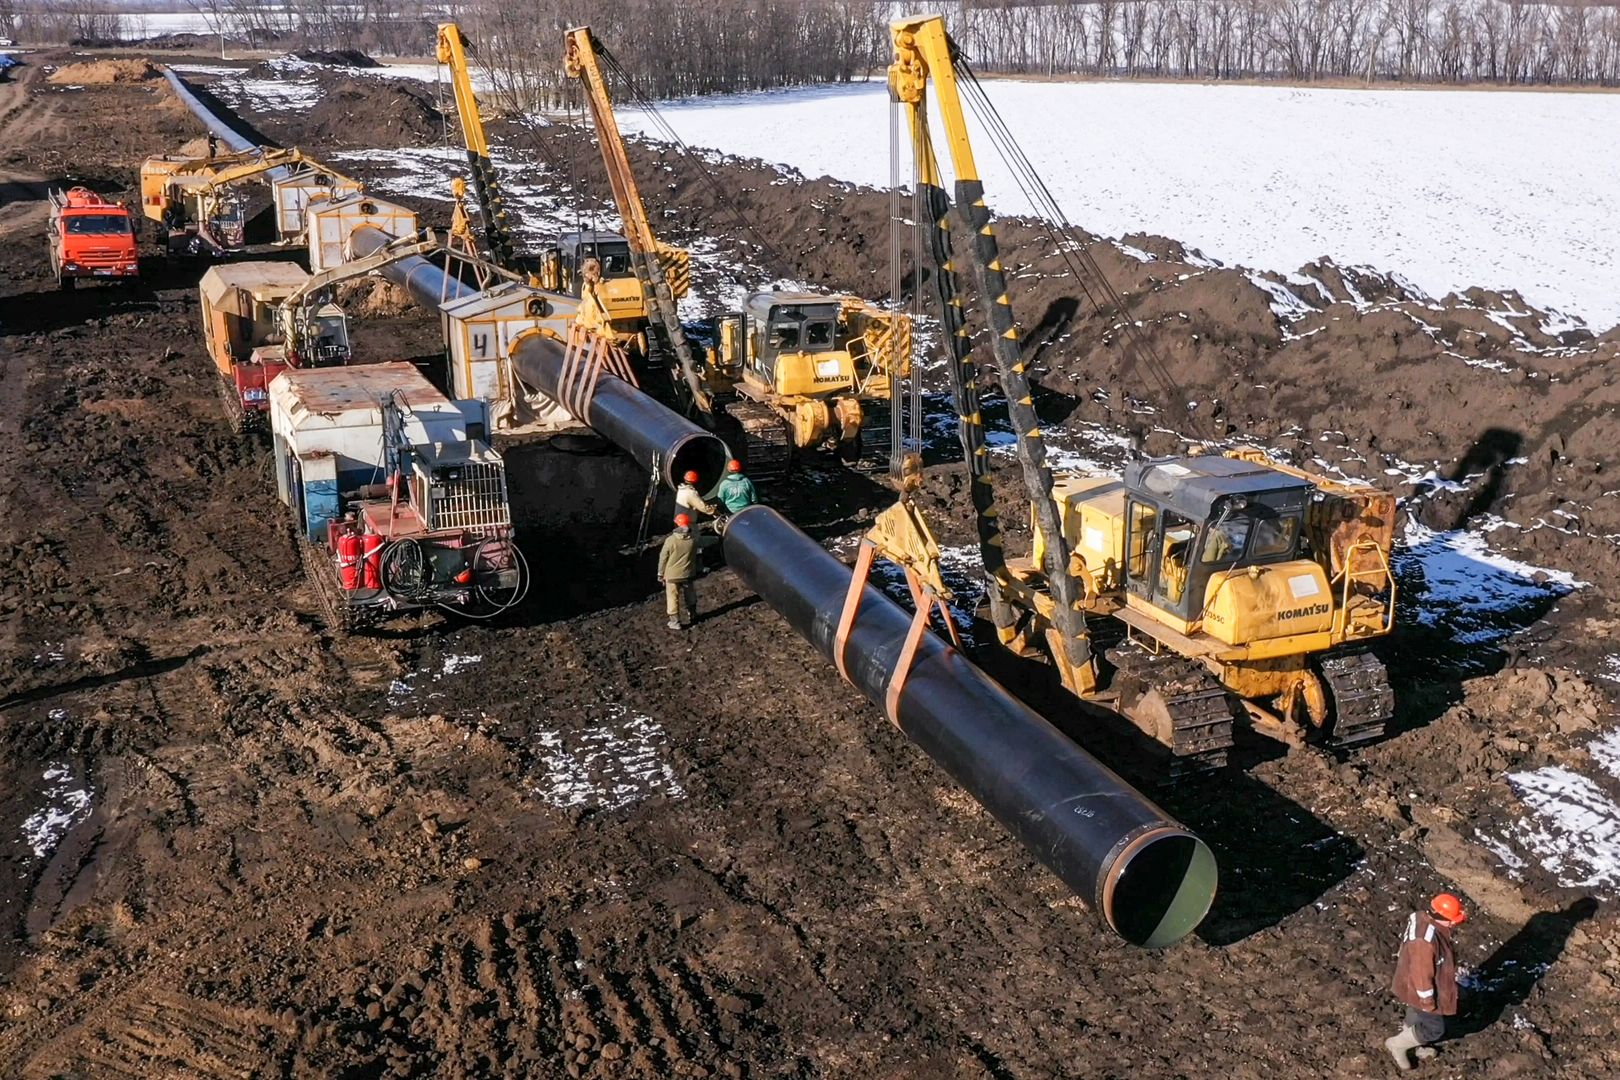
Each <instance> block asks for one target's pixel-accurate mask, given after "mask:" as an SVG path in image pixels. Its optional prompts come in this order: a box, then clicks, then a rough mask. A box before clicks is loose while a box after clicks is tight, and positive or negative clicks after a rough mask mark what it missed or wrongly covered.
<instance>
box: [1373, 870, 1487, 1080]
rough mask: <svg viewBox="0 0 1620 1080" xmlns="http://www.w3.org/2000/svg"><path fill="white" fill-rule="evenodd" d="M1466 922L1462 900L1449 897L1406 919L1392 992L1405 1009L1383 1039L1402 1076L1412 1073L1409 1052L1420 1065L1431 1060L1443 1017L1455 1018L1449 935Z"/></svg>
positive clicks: (1452, 950)
mask: <svg viewBox="0 0 1620 1080" xmlns="http://www.w3.org/2000/svg"><path fill="white" fill-rule="evenodd" d="M1467 919H1468V914H1467V912H1465V911H1463V906H1462V901H1460V900H1458V899H1457V898H1456V897H1455V896H1453V895H1451V894H1450V893H1441V894H1440V895H1438V896H1436V897H1435V898H1434V899H1433V900H1431V901H1429V910H1428V911H1426V912H1424V911H1414V912H1412V914H1411V915H1410V916H1408V917H1407V920H1406V933H1405V934H1403V935H1402V936H1401V952H1400V957H1399V959H1397V960H1396V962H1395V985H1394V988H1393V989H1394V991H1395V996H1396V997H1397V998H1399V999H1400V1001H1401V1003H1402V1004H1403V1005H1405V1006H1406V1020H1405V1022H1404V1023H1403V1024H1402V1025H1401V1030H1400V1031H1398V1032H1397V1033H1395V1034H1394V1035H1392V1036H1390V1037H1389V1038H1388V1039H1385V1040H1384V1046H1385V1048H1387V1049H1388V1050H1389V1054H1390V1056H1391V1057H1393V1058H1394V1059H1395V1067H1396V1068H1398V1069H1400V1070H1401V1071H1402V1072H1405V1071H1407V1070H1409V1069H1411V1068H1412V1059H1411V1057H1410V1056H1408V1055H1409V1054H1410V1053H1411V1052H1412V1051H1413V1050H1416V1051H1417V1056H1418V1059H1419V1060H1420V1061H1427V1060H1428V1059H1429V1058H1432V1057H1434V1055H1435V1053H1436V1051H1435V1049H1434V1046H1433V1045H1432V1044H1433V1043H1437V1042H1439V1041H1440V1040H1441V1039H1442V1038H1443V1037H1444V1036H1445V1034H1446V1017H1448V1016H1456V1015H1457V949H1456V946H1455V945H1454V944H1453V943H1452V940H1451V935H1452V933H1453V931H1455V930H1456V928H1457V927H1459V926H1461V925H1462V924H1463V923H1464V922H1466V921H1467Z"/></svg>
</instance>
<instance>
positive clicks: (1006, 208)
mask: <svg viewBox="0 0 1620 1080" xmlns="http://www.w3.org/2000/svg"><path fill="white" fill-rule="evenodd" d="M983 85H984V88H985V91H986V92H987V93H988V95H989V97H990V99H991V101H992V103H993V104H994V105H995V108H996V110H997V111H998V112H999V113H1000V114H1001V116H1002V117H1003V118H1004V119H1005V120H1006V121H1007V123H1008V125H1009V126H1010V128H1011V131H1012V134H1013V135H1014V137H1015V138H1016V139H1017V140H1018V141H1019V143H1021V144H1022V145H1023V147H1024V149H1025V151H1026V152H1027V153H1028V154H1029V155H1030V157H1031V159H1032V161H1033V163H1034V165H1035V167H1036V169H1037V170H1039V172H1040V173H1041V175H1042V177H1043V179H1044V180H1045V181H1046V183H1047V184H1048V185H1049V186H1050V188H1051V190H1052V193H1053V196H1054V198H1055V199H1056V200H1057V202H1058V204H1059V205H1060V206H1061V207H1062V208H1063V209H1064V211H1065V212H1066V214H1067V216H1068V217H1069V218H1070V219H1071V220H1073V221H1074V222H1075V223H1076V224H1078V225H1080V226H1082V227H1083V228H1085V229H1088V230H1090V231H1091V232H1093V233H1097V234H1100V235H1107V236H1126V235H1129V234H1132V233H1138V232H1144V231H1145V232H1149V233H1156V234H1158V235H1161V236H1171V237H1175V238H1176V239H1177V240H1180V241H1182V242H1183V243H1184V244H1186V245H1187V247H1188V249H1189V253H1191V250H1192V249H1194V248H1196V249H1199V250H1201V251H1202V252H1204V253H1205V259H1206V260H1209V259H1210V257H1211V256H1213V257H1214V258H1217V259H1218V260H1219V261H1221V262H1225V263H1228V264H1230V263H1237V264H1241V265H1244V266H1249V267H1254V268H1256V269H1267V270H1274V271H1278V272H1284V273H1286V272H1288V271H1292V270H1295V269H1297V268H1299V267H1302V266H1305V265H1307V264H1309V263H1311V262H1314V261H1316V260H1317V259H1319V258H1321V257H1322V256H1324V255H1325V256H1328V257H1330V258H1332V259H1333V260H1334V261H1335V262H1336V263H1337V264H1338V265H1340V266H1342V267H1356V266H1365V265H1372V266H1377V267H1379V268H1380V269H1381V270H1382V271H1384V272H1386V273H1392V274H1397V275H1400V276H1399V278H1398V279H1397V280H1400V281H1409V282H1411V283H1413V285H1412V288H1411V289H1410V292H1411V293H1412V294H1413V295H1414V296H1417V295H1422V294H1426V295H1428V296H1445V295H1447V294H1450V293H1460V292H1462V291H1463V290H1464V289H1467V288H1469V287H1471V286H1476V285H1477V286H1482V287H1484V288H1487V289H1520V290H1521V291H1523V292H1524V293H1526V294H1528V295H1529V296H1530V298H1531V300H1532V302H1533V303H1535V304H1536V305H1537V306H1546V305H1552V306H1554V307H1556V308H1557V309H1558V311H1559V312H1560V313H1562V316H1563V319H1562V321H1555V320H1552V319H1549V321H1548V329H1549V331H1550V330H1551V327H1552V326H1554V325H1558V326H1564V325H1568V326H1569V327H1570V328H1574V326H1575V320H1585V322H1587V323H1589V324H1591V325H1593V326H1596V327H1599V328H1607V327H1609V326H1612V325H1614V324H1615V323H1617V322H1620V230H1616V229H1614V228H1613V223H1614V221H1615V220H1616V219H1617V218H1620V186H1617V185H1615V184H1614V182H1613V169H1614V163H1613V157H1614V145H1615V143H1614V132H1615V131H1617V130H1620V97H1616V96H1615V95H1612V94H1584V93H1537V94H1502V93H1498V92H1495V91H1477V90H1433V91H1426V92H1424V93H1422V94H1413V93H1411V92H1409V91H1403V90H1369V89H1356V90H1338V89H1326V88H1321V89H1318V88H1299V87H1287V86H1235V85H1198V84H1190V83H1185V84H1184V83H1134V82H1108V81H1099V82H1052V83H1042V82H1026V81H1022V80H1009V79H986V80H984V84H983ZM659 108H660V113H661V116H662V119H663V120H665V121H667V122H668V123H669V124H670V126H671V127H672V128H673V129H674V130H675V131H676V132H677V133H678V134H679V135H680V137H681V138H682V139H683V140H684V141H685V142H687V143H688V144H690V145H692V146H695V147H720V148H721V149H723V150H724V151H726V152H728V153H731V154H738V155H743V156H747V157H755V158H763V159H765V160H768V161H781V162H784V163H785V165H786V166H788V167H790V168H791V169H794V170H798V171H799V172H802V173H805V174H808V175H811V176H817V175H820V174H822V173H832V174H833V175H835V176H836V177H837V178H838V179H841V180H846V181H852V182H854V183H858V184H864V185H867V186H870V187H875V188H884V187H887V186H888V182H889V160H888V155H887V154H883V153H871V152H870V151H871V143H872V140H873V139H874V138H881V135H880V133H881V132H884V131H886V130H887V128H888V111H889V100H888V88H887V86H886V84H885V83H884V82H883V81H882V80H881V79H873V80H870V81H864V82H855V83H853V84H850V85H847V86H838V87H813V88H806V89H801V90H792V91H769V92H761V93H749V94H733V95H724V96H715V97H709V98H703V99H695V100H683V101H676V102H669V103H663V104H661V105H660V107H659ZM1072 116H1084V117H1086V124H1085V127H1084V130H1083V131H1081V132H1079V133H1078V134H1076V135H1075V136H1074V137H1072V138H1062V139H1054V138H1052V137H1051V125H1052V118H1053V117H1072ZM620 123H621V125H622V126H623V127H624V128H625V129H626V130H627V131H633V132H638V133H642V134H646V135H649V136H652V137H656V134H657V133H656V130H655V126H654V124H653V123H652V122H651V120H650V119H649V118H648V117H646V116H644V115H641V114H639V113H635V112H633V111H631V110H625V111H624V112H623V114H622V115H621V117H620ZM1144 131H1151V132H1153V137H1152V138H1144V137H1143V135H1142V133H1143V132H1144ZM1526 131H1536V132H1542V133H1549V134H1553V133H1555V136H1556V137H1555V141H1556V142H1557V144H1558V145H1559V146H1560V147H1561V148H1562V149H1561V150H1560V157H1559V167H1558V168H1557V169H1556V170H1548V169H1547V168H1546V166H1545V163H1544V162H1543V161H1542V160H1541V159H1539V158H1538V157H1537V156H1536V155H1534V154H1503V153H1501V151H1500V149H1499V148H1500V147H1502V146H1504V145H1513V144H1515V143H1516V142H1517V141H1521V140H1522V137H1523V133H1524V132H1526ZM976 135H977V132H976ZM979 164H980V167H981V169H982V170H983V173H984V183H985V188H986V190H987V191H988V192H989V197H990V201H991V205H992V207H993V209H994V210H995V211H996V212H998V213H1000V214H1004V215H1005V214H1031V213H1034V212H1035V208H1034V207H1033V205H1032V204H1031V203H1030V202H1029V200H1028V199H1027V198H1026V197H1024V196H1023V195H1022V194H1021V191H1020V188H1019V185H1018V184H1017V182H1016V180H1015V177H1014V174H1013V173H1012V171H1011V170H1010V168H1009V167H1008V166H1007V165H1005V164H1004V163H1003V162H1001V161H1000V160H999V159H997V158H996V157H995V156H994V155H990V154H986V155H984V158H983V159H981V160H980V162H979ZM1205 264H1206V263H1205V262H1199V263H1195V264H1194V265H1205Z"/></svg>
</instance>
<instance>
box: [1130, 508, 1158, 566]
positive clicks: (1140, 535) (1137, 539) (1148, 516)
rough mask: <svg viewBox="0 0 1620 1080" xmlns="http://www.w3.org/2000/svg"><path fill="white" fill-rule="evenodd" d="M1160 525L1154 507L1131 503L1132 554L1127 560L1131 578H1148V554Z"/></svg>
mask: <svg viewBox="0 0 1620 1080" xmlns="http://www.w3.org/2000/svg"><path fill="white" fill-rule="evenodd" d="M1158 525H1159V514H1158V511H1157V510H1156V509H1155V508H1154V507H1153V506H1152V505H1150V504H1148V503H1139V502H1133V503H1131V521H1130V530H1131V540H1130V552H1129V553H1128V554H1127V556H1126V560H1125V573H1126V574H1127V575H1128V576H1129V577H1132V578H1136V579H1138V580H1140V579H1142V578H1145V577H1147V576H1148V554H1149V552H1150V551H1151V550H1152V549H1151V547H1150V545H1151V544H1152V543H1153V533H1154V531H1155V530H1156V529H1157V528H1158Z"/></svg>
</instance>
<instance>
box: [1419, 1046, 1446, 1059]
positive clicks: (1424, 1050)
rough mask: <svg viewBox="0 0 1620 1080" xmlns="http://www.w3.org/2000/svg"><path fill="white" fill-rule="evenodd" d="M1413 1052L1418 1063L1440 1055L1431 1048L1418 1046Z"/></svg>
mask: <svg viewBox="0 0 1620 1080" xmlns="http://www.w3.org/2000/svg"><path fill="white" fill-rule="evenodd" d="M1415 1052H1416V1054H1417V1059H1418V1060H1419V1061H1428V1060H1430V1059H1432V1058H1433V1057H1435V1056H1436V1055H1437V1054H1439V1053H1440V1051H1438V1050H1436V1049H1435V1048H1434V1047H1432V1046H1420V1047H1418V1048H1417V1050H1416V1051H1415Z"/></svg>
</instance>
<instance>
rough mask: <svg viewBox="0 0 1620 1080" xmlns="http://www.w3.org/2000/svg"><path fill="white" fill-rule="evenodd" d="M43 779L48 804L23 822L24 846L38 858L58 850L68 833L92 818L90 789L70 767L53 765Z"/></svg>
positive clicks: (59, 764) (44, 795)
mask: <svg viewBox="0 0 1620 1080" xmlns="http://www.w3.org/2000/svg"><path fill="white" fill-rule="evenodd" d="M43 779H44V781H45V785H46V786H45V790H44V792H43V793H42V795H43V797H44V799H45V805H44V806H42V807H41V808H40V809H38V810H36V811H34V812H33V813H32V814H30V815H29V816H28V818H27V819H26V820H25V821H24V822H23V823H22V840H21V843H24V844H27V845H28V849H29V850H30V851H32V852H33V853H34V858H36V859H43V858H45V857H46V856H47V855H49V854H50V853H51V852H53V851H55V850H56V845H57V844H59V843H61V842H62V837H64V836H66V835H67V832H68V830H69V829H71V828H73V826H75V825H77V824H78V823H79V822H81V821H83V820H84V819H85V818H87V817H89V816H90V796H91V789H90V786H89V785H88V784H81V782H80V781H79V780H78V779H76V778H75V777H74V774H73V769H72V768H71V767H70V766H68V765H65V764H61V763H58V764H54V765H51V766H49V767H48V768H47V769H46V770H45V774H44V777H43Z"/></svg>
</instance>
